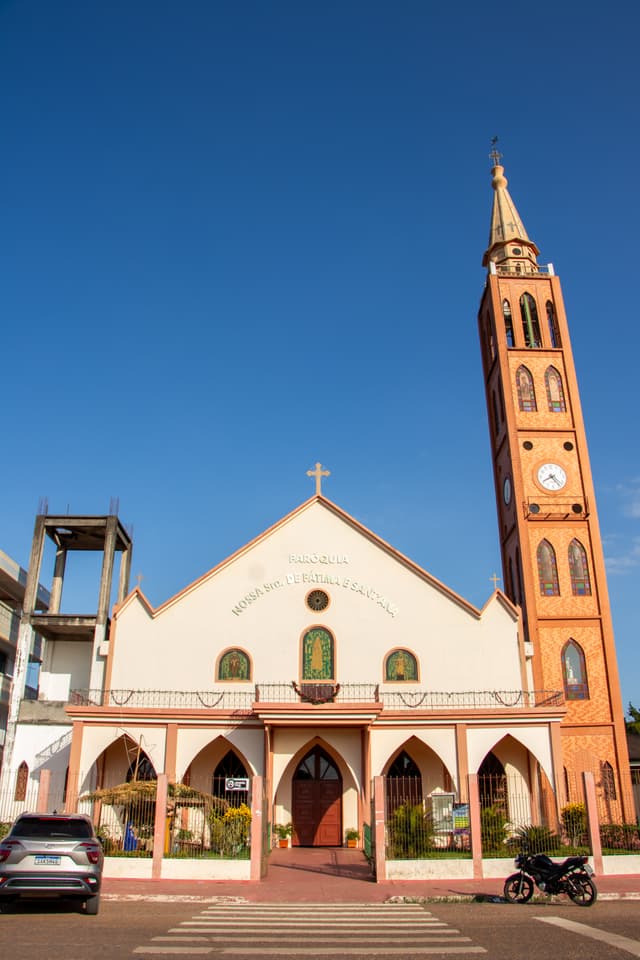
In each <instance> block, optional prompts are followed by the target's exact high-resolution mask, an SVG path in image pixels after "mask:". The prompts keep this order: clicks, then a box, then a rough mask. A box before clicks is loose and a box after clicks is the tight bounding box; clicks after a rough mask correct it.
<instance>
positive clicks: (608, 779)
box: [600, 760, 618, 800]
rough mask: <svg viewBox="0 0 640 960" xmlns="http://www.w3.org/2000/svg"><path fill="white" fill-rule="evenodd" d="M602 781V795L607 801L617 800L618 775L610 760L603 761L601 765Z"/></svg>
mask: <svg viewBox="0 0 640 960" xmlns="http://www.w3.org/2000/svg"><path fill="white" fill-rule="evenodd" d="M600 780H601V782H602V794H603V796H604V798H605V800H617V799H618V795H617V792H616V775H615V773H614V772H613V767H612V766H611V764H610V763H609V761H608V760H603V761H602V763H601V764H600Z"/></svg>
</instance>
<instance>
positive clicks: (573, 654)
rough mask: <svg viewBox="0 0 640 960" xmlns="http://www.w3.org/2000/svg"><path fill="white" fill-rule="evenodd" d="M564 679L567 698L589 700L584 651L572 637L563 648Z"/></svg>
mask: <svg viewBox="0 0 640 960" xmlns="http://www.w3.org/2000/svg"><path fill="white" fill-rule="evenodd" d="M561 658H562V679H563V682H564V695H565V697H566V699H567V700H588V699H589V681H588V677H587V665H586V660H585V656H584V651H583V649H582V647H581V646H580V644H579V643H576V641H575V640H574V639H573V638H571V639H569V640H567V642H566V643H565V645H564V647H563V648H562V654H561Z"/></svg>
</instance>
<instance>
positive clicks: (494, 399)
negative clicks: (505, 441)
mask: <svg viewBox="0 0 640 960" xmlns="http://www.w3.org/2000/svg"><path fill="white" fill-rule="evenodd" d="M491 402H492V404H493V422H494V425H495V429H496V433H500V413H499V411H498V398H497V396H496V391H495V390H492V392H491Z"/></svg>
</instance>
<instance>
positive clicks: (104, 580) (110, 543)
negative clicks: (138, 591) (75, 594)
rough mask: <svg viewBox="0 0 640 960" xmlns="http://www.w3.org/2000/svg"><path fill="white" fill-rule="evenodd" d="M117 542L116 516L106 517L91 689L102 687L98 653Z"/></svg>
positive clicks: (106, 617)
mask: <svg viewBox="0 0 640 960" xmlns="http://www.w3.org/2000/svg"><path fill="white" fill-rule="evenodd" d="M117 542H118V518H117V517H116V516H111V517H107V523H106V531H105V538H104V553H103V556H102V573H101V575H100V591H99V594H98V610H97V616H96V628H95V632H94V635H93V654H92V657H91V676H90V679H89V687H90V688H91V689H92V690H99V689H102V684H103V680H104V667H105V658H104V656H103V655H102V654H101V653H100V648H101V646H102V644H103V643H104V642H105V641H106V639H107V622H108V620H109V607H110V602H111V585H112V582H113V566H114V561H115V554H116V545H117Z"/></svg>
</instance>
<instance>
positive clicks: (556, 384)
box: [544, 367, 567, 413]
mask: <svg viewBox="0 0 640 960" xmlns="http://www.w3.org/2000/svg"><path fill="white" fill-rule="evenodd" d="M544 383H545V387H546V389H547V403H548V404H549V410H550V411H551V412H552V413H564V412H565V410H566V409H567V404H566V402H565V399H564V388H563V386H562V377H561V376H560V374H559V373H558V371H557V370H556V368H555V367H547V369H546V370H545V374H544Z"/></svg>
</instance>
